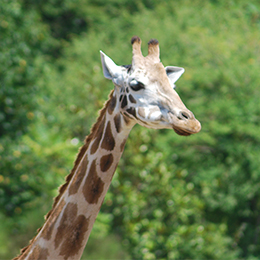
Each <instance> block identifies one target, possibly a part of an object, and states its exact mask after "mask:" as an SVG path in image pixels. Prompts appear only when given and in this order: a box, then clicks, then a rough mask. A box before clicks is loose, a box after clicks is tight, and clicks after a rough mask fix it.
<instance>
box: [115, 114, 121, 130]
mask: <svg viewBox="0 0 260 260" xmlns="http://www.w3.org/2000/svg"><path fill="white" fill-rule="evenodd" d="M114 123H115V127H116V131H117V132H118V133H119V132H120V131H121V115H120V114H117V115H115V117H114Z"/></svg>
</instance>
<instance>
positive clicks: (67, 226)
mask: <svg viewBox="0 0 260 260" xmlns="http://www.w3.org/2000/svg"><path fill="white" fill-rule="evenodd" d="M77 213H78V206H77V205H76V204H75V203H71V202H69V203H68V204H67V206H66V208H65V209H64V211H63V214H62V217H61V220H60V223H59V227H58V230H57V233H56V236H55V240H54V243H55V248H56V249H57V248H58V247H59V245H60V244H61V243H62V241H63V240H64V239H66V238H67V237H68V234H70V232H71V231H72V230H71V229H72V226H73V222H74V221H75V219H76V216H77Z"/></svg>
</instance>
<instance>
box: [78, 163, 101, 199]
mask: <svg viewBox="0 0 260 260" xmlns="http://www.w3.org/2000/svg"><path fill="white" fill-rule="evenodd" d="M103 189H104V182H103V181H102V180H101V179H100V177H98V174H97V171H96V160H94V161H93V162H92V164H91V166H90V169H89V173H88V176H87V178H86V181H85V183H84V186H83V195H84V197H85V199H86V201H87V202H88V203H89V204H93V203H95V204H96V203H97V202H98V199H99V197H100V196H101V194H102V192H103Z"/></svg>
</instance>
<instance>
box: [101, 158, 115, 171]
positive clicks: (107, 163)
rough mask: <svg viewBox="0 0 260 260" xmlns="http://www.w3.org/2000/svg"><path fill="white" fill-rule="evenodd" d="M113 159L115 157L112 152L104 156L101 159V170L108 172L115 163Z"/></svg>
mask: <svg viewBox="0 0 260 260" xmlns="http://www.w3.org/2000/svg"><path fill="white" fill-rule="evenodd" d="M113 160H114V158H113V155H112V154H108V155H104V156H102V158H101V159H100V169H101V171H102V172H106V171H107V170H108V169H109V168H110V167H111V165H112V164H113Z"/></svg>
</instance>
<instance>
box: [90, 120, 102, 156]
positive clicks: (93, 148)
mask: <svg viewBox="0 0 260 260" xmlns="http://www.w3.org/2000/svg"><path fill="white" fill-rule="evenodd" d="M104 127H105V116H104V119H102V121H101V123H100V125H99V127H98V128H97V131H96V134H95V141H94V142H93V144H92V146H91V148H90V154H94V153H95V152H96V151H97V149H98V147H99V143H100V141H101V139H102V136H103V131H104Z"/></svg>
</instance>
